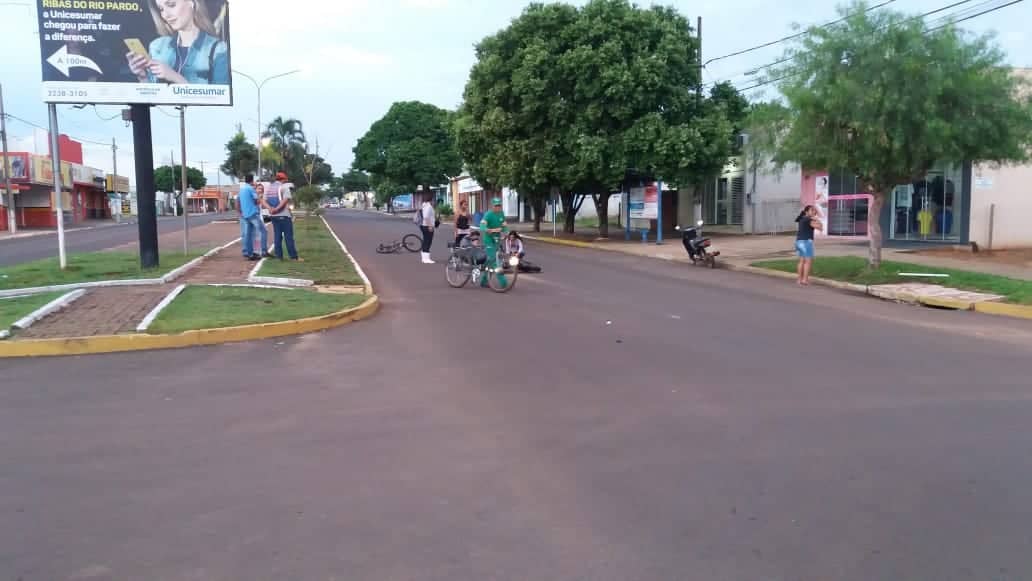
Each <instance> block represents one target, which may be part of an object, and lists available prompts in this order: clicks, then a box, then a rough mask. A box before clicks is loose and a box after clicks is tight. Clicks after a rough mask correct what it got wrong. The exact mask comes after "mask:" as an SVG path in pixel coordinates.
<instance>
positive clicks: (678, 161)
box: [457, 0, 733, 236]
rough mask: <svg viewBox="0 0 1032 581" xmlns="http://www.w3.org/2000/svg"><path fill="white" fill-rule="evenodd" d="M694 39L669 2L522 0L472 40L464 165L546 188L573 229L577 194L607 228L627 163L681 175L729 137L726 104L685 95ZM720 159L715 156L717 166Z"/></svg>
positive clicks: (692, 92)
mask: <svg viewBox="0 0 1032 581" xmlns="http://www.w3.org/2000/svg"><path fill="white" fill-rule="evenodd" d="M700 73H701V70H700V67H699V64H698V41H697V39H696V38H695V36H694V35H693V31H692V27H691V25H690V24H689V22H688V21H687V20H686V19H685V18H684V17H683V16H681V15H680V14H679V13H677V12H676V11H674V10H673V9H670V8H664V7H658V6H654V7H650V8H639V7H637V6H634V5H632V4H631V3H630V2H628V1H626V0H591V1H590V2H588V3H587V4H586V5H584V6H583V7H581V8H577V7H573V6H569V5H566V4H549V5H542V4H532V5H530V6H529V7H528V8H527V9H526V10H525V11H524V12H523V14H522V15H521V16H520V17H518V18H517V19H515V20H514V21H513V22H512V23H511V24H510V25H509V26H508V27H507V28H505V29H503V30H502V31H500V32H498V33H497V34H495V35H492V36H489V37H487V38H485V39H484V40H483V41H481V42H480V44H478V45H477V62H476V64H475V65H474V67H473V70H472V71H471V73H470V79H469V82H468V83H467V85H466V90H465V93H464V97H465V99H464V105H463V108H462V110H461V111H462V119H461V120H460V122H459V124H458V127H457V132H458V135H459V141H460V144H461V148H462V151H463V154H464V157H465V160H466V163H467V166H468V167H469V168H470V171H471V173H473V174H474V175H475V176H476V177H477V178H478V179H487V181H492V182H495V183H498V184H501V185H512V186H514V187H526V186H528V185H529V186H530V187H533V188H534V190H535V193H537V191H539V190H542V189H544V188H545V187H546V186H547V187H548V190H552V189H555V190H557V191H558V192H559V194H560V196H561V197H562V199H563V205H564V209H566V213H567V224H566V227H565V229H566V230H567V231H571V230H572V228H573V218H574V215H573V214H574V211H573V210H575V209H576V206H577V200H578V194H582V195H589V196H590V197H591V198H592V199H593V200H594V202H595V207H596V211H597V212H598V215H599V226H600V234H602V235H603V236H606V235H608V216H607V215H606V214H607V213H608V206H609V197H610V195H611V193H612V192H619V191H621V190H622V188H623V184H624V181H625V178H626V176H627V175H628V173H629V172H636V173H638V174H639V175H647V176H651V177H653V178H655V177H661V178H663V179H664V180H665V181H668V182H669V181H674V182H682V183H683V182H685V181H687V180H688V179H690V178H691V177H692V176H693V175H694V173H695V172H696V171H697V166H698V162H699V159H700V157H701V156H702V155H704V154H707V153H708V150H710V149H712V148H714V147H717V148H719V149H720V150H721V151H720V152H721V153H723V159H724V160H725V161H726V157H727V153H729V152H730V144H731V143H732V132H733V131H732V130H733V127H732V123H731V122H730V121H728V119H727V108H726V107H724V106H722V105H720V104H715V103H709V101H710V97H709V96H705V97H697V94H696V88H697V87H698V86H699V82H700ZM721 165H722V164H721Z"/></svg>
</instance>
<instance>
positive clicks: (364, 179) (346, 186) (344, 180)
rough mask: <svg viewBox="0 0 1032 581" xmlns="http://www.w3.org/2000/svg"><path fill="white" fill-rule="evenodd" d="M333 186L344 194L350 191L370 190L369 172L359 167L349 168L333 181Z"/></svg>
mask: <svg viewBox="0 0 1032 581" xmlns="http://www.w3.org/2000/svg"><path fill="white" fill-rule="evenodd" d="M333 188H334V189H336V190H337V191H338V192H340V193H342V194H346V193H348V192H368V191H369V174H367V173H365V172H363V171H359V170H357V169H351V170H348V172H347V173H345V174H343V175H341V176H340V177H338V178H337V179H335V180H334V181H333Z"/></svg>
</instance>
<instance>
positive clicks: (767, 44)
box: [702, 0, 971, 67]
mask: <svg viewBox="0 0 1032 581" xmlns="http://www.w3.org/2000/svg"><path fill="white" fill-rule="evenodd" d="M895 1H896V0H885V1H884V2H882V3H881V4H875V5H874V6H870V7H868V8H865V9H864V10H862V11H860V12H856V13H855V14H847V15H846V16H843V17H842V18H839V19H838V20H832V21H831V22H826V23H824V24H821V25H819V26H820V27H821V28H824V27H827V26H832V25H835V24H839V23H840V22H845V21H846V20H848V19H850V18H852V17H853V16H855V15H857V14H866V13H868V12H871V11H872V10H877V9H879V8H881V7H883V6H887V5H889V4H892V3H893V2H895ZM968 1H969V2H970V1H971V0H968ZM814 28H817V25H814V26H810V27H808V28H807V29H806V30H803V31H802V32H797V33H795V34H791V35H789V36H786V37H784V38H779V39H777V40H772V41H770V42H765V43H763V44H758V45H756V46H752V47H749V48H745V49H742V50H738V51H735V52H732V53H728V54H725V55H721V56H718V57H714V58H711V59H709V60H708V61H706V62H705V63H703V64H702V66H703V67H705V66H706V65H708V64H710V63H712V62H716V61H722V60H724V59H729V58H731V57H736V56H740V55H743V54H747V53H750V52H753V51H757V50H760V49H762V48H767V47H771V46H774V45H777V44H781V43H783V42H787V41H789V40H794V39H796V38H799V37H801V36H806V35H807V34H810V32H811V31H812V30H813V29H814Z"/></svg>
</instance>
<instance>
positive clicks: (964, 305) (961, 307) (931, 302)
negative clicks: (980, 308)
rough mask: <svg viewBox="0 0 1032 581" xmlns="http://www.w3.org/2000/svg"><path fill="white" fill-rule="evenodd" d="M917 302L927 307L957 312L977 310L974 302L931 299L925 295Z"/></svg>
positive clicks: (941, 298) (918, 298) (940, 298)
mask: <svg viewBox="0 0 1032 581" xmlns="http://www.w3.org/2000/svg"><path fill="white" fill-rule="evenodd" d="M917 302H919V303H921V304H922V305H924V306H926V307H939V308H942V309H953V310H955V311H970V310H972V309H974V308H975V303H973V302H972V301H961V300H957V299H947V298H943V297H929V296H924V295H921V296H919V297H917Z"/></svg>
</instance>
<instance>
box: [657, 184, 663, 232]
mask: <svg viewBox="0 0 1032 581" xmlns="http://www.w3.org/2000/svg"><path fill="white" fill-rule="evenodd" d="M662 243H663V180H656V244H662Z"/></svg>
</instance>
